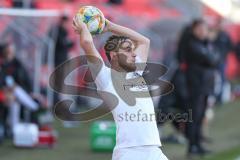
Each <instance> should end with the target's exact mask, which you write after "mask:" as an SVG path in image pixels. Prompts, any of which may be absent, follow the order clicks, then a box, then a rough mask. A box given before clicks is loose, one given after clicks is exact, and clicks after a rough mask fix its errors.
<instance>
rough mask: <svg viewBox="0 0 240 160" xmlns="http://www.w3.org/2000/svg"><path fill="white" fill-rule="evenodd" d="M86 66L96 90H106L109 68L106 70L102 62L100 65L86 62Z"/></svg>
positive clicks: (109, 75)
mask: <svg viewBox="0 0 240 160" xmlns="http://www.w3.org/2000/svg"><path fill="white" fill-rule="evenodd" d="M88 66H89V68H90V71H91V75H92V77H93V79H94V82H95V84H96V86H97V90H103V89H104V88H106V87H107V86H108V84H109V81H110V80H111V73H110V72H111V70H110V68H108V67H107V66H106V65H105V63H104V62H103V61H102V64H93V63H91V62H88Z"/></svg>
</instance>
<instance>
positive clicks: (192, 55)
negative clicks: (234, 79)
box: [185, 19, 219, 156]
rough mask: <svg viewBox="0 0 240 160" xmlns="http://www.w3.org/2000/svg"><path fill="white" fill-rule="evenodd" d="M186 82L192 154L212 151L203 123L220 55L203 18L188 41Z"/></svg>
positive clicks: (189, 152)
mask: <svg viewBox="0 0 240 160" xmlns="http://www.w3.org/2000/svg"><path fill="white" fill-rule="evenodd" d="M185 53H186V54H185V58H186V59H185V60H186V64H187V67H186V81H187V84H188V92H189V94H188V95H189V109H191V110H192V117H193V121H192V122H190V121H188V123H187V137H188V140H189V144H188V155H189V156H192V155H204V154H207V153H209V151H208V150H206V149H205V148H204V147H203V145H202V143H201V137H202V124H203V119H204V116H205V112H206V108H207V98H208V96H209V95H211V94H212V92H213V87H214V68H215V67H216V66H217V64H218V61H219V55H218V54H217V53H216V51H215V50H214V48H213V45H211V44H210V43H209V41H208V26H207V24H206V23H205V21H204V20H202V19H196V20H194V21H193V23H192V26H191V33H190V35H189V39H188V41H186V52H185Z"/></svg>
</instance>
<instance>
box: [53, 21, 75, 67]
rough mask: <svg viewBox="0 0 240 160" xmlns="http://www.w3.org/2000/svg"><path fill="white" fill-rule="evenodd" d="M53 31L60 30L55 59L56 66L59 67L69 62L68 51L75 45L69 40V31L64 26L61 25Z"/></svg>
mask: <svg viewBox="0 0 240 160" xmlns="http://www.w3.org/2000/svg"><path fill="white" fill-rule="evenodd" d="M53 30H58V36H57V40H56V46H55V58H54V62H55V66H57V65H59V64H61V63H63V62H64V61H66V60H67V58H68V51H69V49H70V48H71V47H72V46H73V45H74V43H73V42H72V41H71V40H70V39H69V38H68V31H67V30H66V29H65V28H64V27H63V26H61V25H59V26H57V27H56V28H53ZM51 32H52V31H51Z"/></svg>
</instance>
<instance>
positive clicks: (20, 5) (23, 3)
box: [11, 0, 36, 8]
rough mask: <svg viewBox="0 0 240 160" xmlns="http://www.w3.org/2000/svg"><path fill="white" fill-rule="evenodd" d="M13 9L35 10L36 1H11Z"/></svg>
mask: <svg viewBox="0 0 240 160" xmlns="http://www.w3.org/2000/svg"><path fill="white" fill-rule="evenodd" d="M11 2H12V6H13V7H14V8H36V4H35V2H36V0H11Z"/></svg>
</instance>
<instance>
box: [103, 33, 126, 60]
mask: <svg viewBox="0 0 240 160" xmlns="http://www.w3.org/2000/svg"><path fill="white" fill-rule="evenodd" d="M127 39H129V38H128V37H126V36H117V35H112V36H110V37H109V38H108V40H107V41H106V44H105V45H104V50H105V53H106V55H107V58H108V60H109V61H110V60H111V56H110V52H111V51H116V52H117V51H118V50H119V46H120V44H121V43H122V42H124V41H125V40H127Z"/></svg>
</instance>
